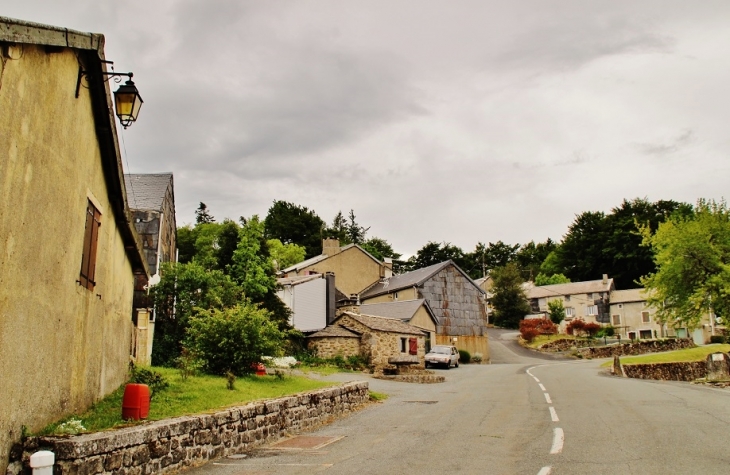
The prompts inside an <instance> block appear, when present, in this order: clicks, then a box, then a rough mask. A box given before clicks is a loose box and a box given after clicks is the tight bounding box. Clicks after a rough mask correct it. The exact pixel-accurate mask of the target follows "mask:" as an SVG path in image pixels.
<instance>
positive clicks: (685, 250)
mask: <svg viewBox="0 0 730 475" xmlns="http://www.w3.org/2000/svg"><path fill="white" fill-rule="evenodd" d="M641 234H642V236H643V242H644V244H646V245H647V246H649V247H650V248H651V249H652V250H653V251H654V262H655V263H656V266H657V271H656V272H654V273H651V274H649V275H647V276H645V277H643V278H642V279H641V283H642V285H644V287H646V289H647V302H648V303H649V304H650V305H652V306H653V307H654V308H656V309H657V313H656V317H657V319H659V320H660V321H662V322H667V323H670V324H673V325H674V324H683V325H687V326H688V327H690V328H696V327H697V326H698V325H699V324H700V322H701V321H702V318H703V317H704V316H705V315H707V314H708V312H713V313H714V314H715V315H717V316H718V317H720V318H721V319H722V321H724V322H725V323H728V321H729V317H730V211H729V210H728V207H727V204H726V203H725V202H724V201H721V202H719V203H718V202H715V201H706V200H700V201H698V203H697V206H696V207H695V210H694V213H693V214H692V215H691V216H687V215H686V214H685V215H679V214H678V215H675V216H673V217H672V218H671V219H669V220H668V221H665V222H664V223H662V224H660V225H659V226H658V228H657V230H656V232H654V233H652V231H651V229H650V227H649V226H642V227H641Z"/></svg>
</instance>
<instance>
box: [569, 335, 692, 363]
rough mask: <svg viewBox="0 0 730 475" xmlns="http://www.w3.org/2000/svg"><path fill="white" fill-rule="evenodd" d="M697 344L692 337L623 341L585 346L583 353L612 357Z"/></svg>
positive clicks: (588, 355)
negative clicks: (633, 341) (613, 343)
mask: <svg viewBox="0 0 730 475" xmlns="http://www.w3.org/2000/svg"><path fill="white" fill-rule="evenodd" d="M695 346H696V345H695V344H694V342H693V341H692V340H690V339H686V338H676V339H669V340H648V341H640V342H638V343H623V344H619V345H608V346H599V347H594V348H584V349H582V350H580V352H581V354H582V355H583V356H584V357H587V358H611V357H613V356H630V355H643V354H646V353H660V352H662V351H674V350H682V349H685V348H694V347H695Z"/></svg>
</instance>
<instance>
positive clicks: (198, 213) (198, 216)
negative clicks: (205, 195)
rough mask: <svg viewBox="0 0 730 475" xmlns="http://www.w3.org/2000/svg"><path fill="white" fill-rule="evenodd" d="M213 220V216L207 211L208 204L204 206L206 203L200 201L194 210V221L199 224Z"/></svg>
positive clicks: (212, 221)
mask: <svg viewBox="0 0 730 475" xmlns="http://www.w3.org/2000/svg"><path fill="white" fill-rule="evenodd" d="M214 222H215V218H214V217H213V216H211V215H210V213H209V212H208V206H206V204H205V203H203V202H202V201H201V202H200V206H198V209H196V210H195V223H196V224H201V223H214Z"/></svg>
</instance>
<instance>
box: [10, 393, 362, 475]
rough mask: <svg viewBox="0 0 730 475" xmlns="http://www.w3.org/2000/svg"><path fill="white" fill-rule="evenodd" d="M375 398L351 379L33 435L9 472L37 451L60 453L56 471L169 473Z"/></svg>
mask: <svg viewBox="0 0 730 475" xmlns="http://www.w3.org/2000/svg"><path fill="white" fill-rule="evenodd" d="M368 400H369V392H368V383H367V382H352V383H347V384H344V385H342V386H338V387H334V388H326V389H319V390H316V391H310V392H307V393H303V394H299V395H295V396H289V397H282V398H278V399H270V400H266V401H259V402H254V403H250V404H247V405H245V406H239V407H232V408H229V409H225V410H223V411H220V412H216V413H215V414H203V415H195V416H185V417H177V418H174V419H167V420H162V421H155V422H150V423H147V424H143V425H137V426H134V427H127V428H123V429H118V430H110V431H104V432H96V433H93V434H83V435H79V436H74V437H30V438H28V439H26V440H25V443H24V445H23V446H22V447H20V446H17V447H15V448H14V449H13V451H12V452H11V460H10V462H11V463H10V466H9V467H8V470H7V472H6V473H7V474H8V475H16V474H19V473H30V471H29V468H28V466H29V465H28V463H29V458H30V455H31V454H32V453H34V452H36V451H38V450H50V451H52V452H54V453H55V454H56V466H55V470H54V474H55V475H59V474H84V475H92V474H104V475H121V474H130V475H143V474H152V473H165V472H169V471H173V470H179V469H181V468H184V467H187V466H191V465H198V464H200V463H202V462H205V461H206V460H209V459H213V458H218V457H223V456H226V455H230V454H236V453H240V452H243V451H246V450H249V449H251V448H253V447H256V446H259V445H262V444H265V443H270V442H274V441H276V440H277V439H279V438H281V437H282V436H284V435H286V434H287V433H289V432H297V431H301V430H306V429H312V428H314V427H316V426H318V425H321V424H323V423H326V422H328V421H329V420H330V419H332V418H334V417H336V416H340V415H343V414H346V413H348V412H350V411H352V410H355V409H357V408H358V407H360V406H362V405H363V404H364V403H366V402H367V401H368Z"/></svg>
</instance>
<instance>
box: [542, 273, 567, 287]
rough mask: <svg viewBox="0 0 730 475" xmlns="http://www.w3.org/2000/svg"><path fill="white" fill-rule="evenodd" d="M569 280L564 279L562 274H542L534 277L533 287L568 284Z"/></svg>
mask: <svg viewBox="0 0 730 475" xmlns="http://www.w3.org/2000/svg"><path fill="white" fill-rule="evenodd" d="M569 283H570V279H568V278H567V277H565V276H564V275H563V274H553V275H545V274H543V273H540V274H537V277H535V285H555V284H569Z"/></svg>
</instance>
